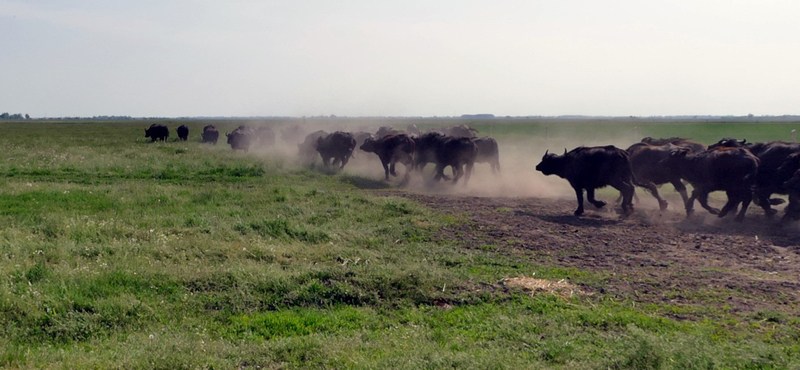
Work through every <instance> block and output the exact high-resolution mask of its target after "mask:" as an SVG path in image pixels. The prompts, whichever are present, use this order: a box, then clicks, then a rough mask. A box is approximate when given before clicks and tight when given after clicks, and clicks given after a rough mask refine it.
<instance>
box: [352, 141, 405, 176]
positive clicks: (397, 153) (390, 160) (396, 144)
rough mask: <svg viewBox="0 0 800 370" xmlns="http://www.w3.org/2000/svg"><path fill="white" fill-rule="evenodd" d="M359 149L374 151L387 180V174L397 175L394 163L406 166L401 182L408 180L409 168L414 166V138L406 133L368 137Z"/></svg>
mask: <svg viewBox="0 0 800 370" xmlns="http://www.w3.org/2000/svg"><path fill="white" fill-rule="evenodd" d="M359 149H361V150H363V151H365V152H368V153H375V154H377V155H378V158H380V160H381V164H382V165H383V171H384V175H385V178H384V180H386V181H388V180H389V174H391V175H392V176H397V173H396V172H395V164H396V163H402V164H403V165H405V167H406V174H405V176H404V177H403V183H406V182H408V179H409V174H410V172H411V169H412V168H413V167H414V149H415V144H414V140H413V139H411V138H410V137H409V136H408V135H404V134H400V135H390V136H386V137H383V138H381V139H373V138H368V139H366V140H365V141H364V143H363V144H362V145H361V146H360V147H359Z"/></svg>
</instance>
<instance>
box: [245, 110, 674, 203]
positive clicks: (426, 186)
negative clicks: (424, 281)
mask: <svg viewBox="0 0 800 370" xmlns="http://www.w3.org/2000/svg"><path fill="white" fill-rule="evenodd" d="M292 125H297V124H292ZM290 126H291V125H275V126H273V131H274V133H275V145H273V146H271V147H268V148H266V149H263V150H260V151H254V152H252V153H254V154H255V155H260V156H267V157H271V158H273V159H280V160H281V161H282V162H284V163H287V164H292V165H295V166H298V167H300V166H305V167H307V168H314V169H320V170H322V171H326V170H324V169H322V163H321V160H320V158H319V156H316V159H315V160H314V163H302V162H301V161H300V160H299V156H298V143H299V141H302V139H295V140H294V141H288V142H287V141H286V140H284V139H282V138H281V131H282V130H285V129H287V128H288V127H290ZM300 126H301V127H302V129H303V132H304V135H303V137H305V135H306V134H309V133H311V132H314V131H316V130H324V131H326V132H328V133H331V132H334V131H337V130H342V131H348V132H364V131H365V132H370V133H374V132H376V131H377V130H378V129H379V126H378V125H363V124H361V125H350V126H347V125H330V124H306V125H300ZM396 128H397V129H405V127H402V126H401V127H396ZM479 136H484V135H479ZM576 136H583V137H585V136H586V135H576ZM625 136H626V137H619V136H610V135H603V134H601V133H598V135H594V136H593V137H592V139H591V140H589V141H578V140H575V139H572V138H571V137H570V135H569V134H567V135H564V133H563V132H561V135H560V137H537V136H531V137H512V138H509V137H502V136H501V137H495V139H496V140H497V141H498V145H499V151H500V165H501V171H500V172H499V173H497V174H495V173H493V171H492V170H491V166H490V165H489V164H488V163H476V164H475V167H474V169H473V172H472V176H471V178H470V179H469V182H468V183H467V184H466V186H465V184H464V179H463V178H462V179H461V180H459V183H458V184H455V185H453V184H452V183H451V182H449V181H441V182H432V181H431V178H432V177H433V167H434V166H433V165H432V164H428V165H427V166H426V167H425V170H424V172H423V173H419V172H415V171H412V172H411V176H410V181H409V182H408V183H407V184H404V185H402V186H401V182H402V179H403V175H404V174H405V171H406V168H405V167H404V166H403V165H402V164H398V165H397V174H398V176H397V177H391V178H390V180H389V181H388V182H384V181H383V179H384V171H383V167H382V166H381V163H380V160H379V159H378V157H377V156H376V155H375V154H373V153H365V152H362V151H360V150H359V149H358V148H357V149H356V151H355V152H354V157H353V158H351V160H350V162H349V163H348V164H347V165H346V166H345V168H344V170H343V172H344V173H346V174H349V175H352V176H357V177H361V178H363V179H365V180H367V181H368V182H369V183H370V184H373V185H372V186H371V187H376V188H377V187H380V186H385V187H387V188H398V189H404V190H407V191H412V192H420V193H433V194H458V195H466V196H477V197H534V198H553V199H570V200H574V199H575V193H574V191H573V190H572V188H571V187H570V185H569V184H568V183H567V182H566V180H564V179H561V178H559V177H557V176H545V175H543V174H542V173H540V172H538V171H536V169H535V167H536V165H537V164H538V163H539V162H540V161H541V158H542V156H543V155H544V154H545V152H546V151H547V150H549V151H550V152H551V153H553V152H554V153H558V154H561V153H563V152H564V150H565V149H566V150H571V149H573V148H575V147H578V146H581V145H583V146H598V145H615V146H617V147H619V148H623V149H624V148H627V147H628V146H630V145H631V144H633V143H635V142H638V141H639V140H641V137H637V134H636V133H635V132H631V133H630V134H629V135H625ZM331 171H332V170H331ZM445 174H448V175H451V174H452V171H451V169H450V168H448V169H446V170H445ZM378 185H380V186H378ZM664 190H665V191H663V193H665V194H663V195H664V196H665V197H666V198H667V199H668V200H670V203H671V204H673V206H671V207H670V208H671V209H673V210H675V209H676V207H675V206H674V205H675V204H680V198H675V196H677V193H675V194H671V193H673V192H672V189H671V188H670V189H664ZM637 194H638V196H639V201H638V202H637V208H639V209H641V208H642V207H644V208H648V209H657V208H658V204H657V202H656V201H655V199H652V197H651V196H650V195H649V194H646V193H645V192H644V191H642V190H641V189H638V190H637ZM618 195H619V192H617V191H616V190H615V189H612V188H606V189H603V190H599V191H598V198H599V199H603V200H605V201H607V202H608V203H609V204H612V202H614V201H615V200H616V198H617V196H618ZM676 199H677V202H678V203H676ZM609 208H613V207H609ZM682 208H683V207H677V209H680V210H681V211H682Z"/></svg>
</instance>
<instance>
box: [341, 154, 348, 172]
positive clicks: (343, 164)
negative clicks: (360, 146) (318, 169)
mask: <svg viewBox="0 0 800 370" xmlns="http://www.w3.org/2000/svg"><path fill="white" fill-rule="evenodd" d="M347 162H350V156H349V155H347V154H345V155H344V157H342V166H341V167H339V169H343V168H344V166H345V165H346V164H347Z"/></svg>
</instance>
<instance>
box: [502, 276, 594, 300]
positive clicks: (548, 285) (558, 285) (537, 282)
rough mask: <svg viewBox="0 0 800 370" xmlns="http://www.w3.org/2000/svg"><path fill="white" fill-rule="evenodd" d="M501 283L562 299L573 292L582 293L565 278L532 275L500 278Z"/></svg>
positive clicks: (570, 295) (532, 293) (531, 292)
mask: <svg viewBox="0 0 800 370" xmlns="http://www.w3.org/2000/svg"><path fill="white" fill-rule="evenodd" d="M502 283H503V285H505V286H507V287H520V288H523V289H525V290H526V291H528V292H530V294H531V295H534V294H540V293H545V294H552V295H555V296H558V297H561V298H564V299H568V298H569V297H572V296H573V295H574V294H583V293H582V292H581V291H580V290H579V289H578V287H576V286H575V285H572V284H570V283H568V282H566V281H565V280H563V279H562V280H559V281H552V280H545V279H535V278H532V277H527V276H521V277H514V278H505V279H503V280H502Z"/></svg>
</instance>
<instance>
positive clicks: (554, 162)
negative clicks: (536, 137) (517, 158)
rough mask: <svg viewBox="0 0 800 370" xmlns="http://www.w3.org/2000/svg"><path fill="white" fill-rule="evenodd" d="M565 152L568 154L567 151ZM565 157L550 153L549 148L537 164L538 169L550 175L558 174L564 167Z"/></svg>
mask: <svg viewBox="0 0 800 370" xmlns="http://www.w3.org/2000/svg"><path fill="white" fill-rule="evenodd" d="M564 154H566V151H565V152H564ZM563 159H564V156H560V155H557V154H553V153H550V151H549V150H548V151H545V152H544V156H542V161H541V162H539V164H537V165H536V171H539V172H541V173H543V174H545V175H548V176H549V175H553V174H558V173H559V172H561V171H562V170H563V168H564V163H563Z"/></svg>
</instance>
